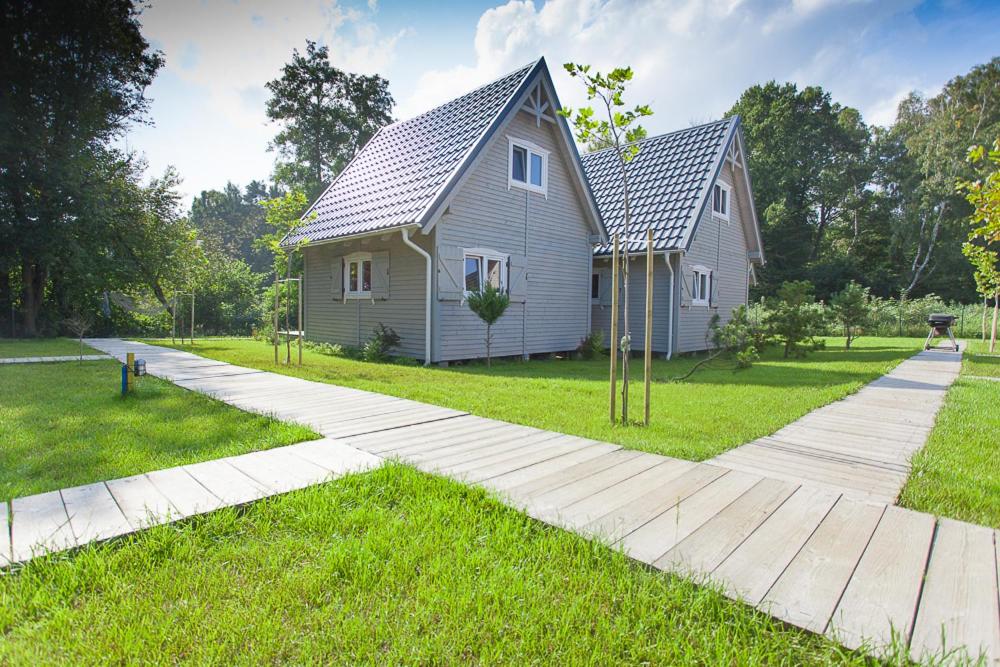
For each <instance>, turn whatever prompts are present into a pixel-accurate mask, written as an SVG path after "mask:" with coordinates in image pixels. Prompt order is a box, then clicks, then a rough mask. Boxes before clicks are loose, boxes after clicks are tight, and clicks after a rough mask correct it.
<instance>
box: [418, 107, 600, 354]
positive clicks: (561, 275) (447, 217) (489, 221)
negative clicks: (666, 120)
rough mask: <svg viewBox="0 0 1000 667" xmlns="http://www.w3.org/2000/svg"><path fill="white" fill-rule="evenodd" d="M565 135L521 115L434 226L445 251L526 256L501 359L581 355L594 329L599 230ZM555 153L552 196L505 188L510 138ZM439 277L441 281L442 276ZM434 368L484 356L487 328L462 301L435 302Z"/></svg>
mask: <svg viewBox="0 0 1000 667" xmlns="http://www.w3.org/2000/svg"><path fill="white" fill-rule="evenodd" d="M557 132H558V128H556V127H555V126H554V125H552V124H551V123H547V122H544V121H543V122H542V124H541V127H537V126H536V124H535V121H534V117H532V116H529V115H528V114H526V113H516V114H515V115H514V117H513V118H511V119H510V120H509V121H508V122H507V124H506V125H505V126H503V127H501V128H500V130H499V131H498V132H497V133H496V135H495V136H494V138H493V139H492V141H491V143H490V144H489V145H488V146H487V147H486V148H485V149H484V153H483V154H482V156H481V159H480V160H479V162H478V163H477V164H476V166H475V168H474V169H473V171H472V172H471V173H470V174H469V176H468V178H467V179H466V180H465V182H464V183H462V184H461V186H460V187H459V189H458V190H457V192H456V194H455V196H454V197H453V199H452V201H451V203H450V205H449V209H448V212H447V213H445V214H444V215H443V216H442V218H441V220H440V221H439V222H438V225H437V227H436V228H435V235H436V237H437V244H438V247H440V246H445V245H449V246H458V247H462V248H489V249H491V250H496V251H497V252H500V253H505V254H520V255H525V256H526V258H527V299H526V302H525V303H523V304H522V303H512V304H511V305H510V307H509V308H508V309H507V312H506V313H505V314H504V316H503V317H502V318H501V319H500V321H499V322H497V324H496V325H494V327H493V354H494V355H495V356H513V355H526V354H534V353H541V352H558V351H563V350H571V349H574V348H575V347H576V346H577V344H578V342H579V340H580V338H582V337H583V336H584V335H585V334H586V333H587V330H588V327H589V311H590V257H591V245H590V241H589V238H588V237H589V234H591V233H592V232H591V230H590V227H589V225H588V224H587V222H586V219H585V218H584V214H583V209H582V205H581V202H580V200H579V194H578V191H577V189H576V188H575V187H574V186H573V183H572V181H571V180H570V178H571V171H570V168H571V166H570V164H569V162H568V160H569V159H570V158H569V156H567V155H566V154H565V153H564V150H563V149H562V148H561V145H562V144H561V143H560V142H559V141H558V135H557V134H556V133H557ZM508 136H511V137H514V138H520V139H524V140H527V141H530V142H531V143H534V144H536V145H538V146H540V147H541V148H544V149H545V150H548V151H549V152H550V154H549V161H548V169H549V171H548V197H546V196H545V195H542V194H539V193H534V192H528V191H526V190H523V189H519V188H510V189H508V187H507V168H508V165H507V153H508V139H507V137H508ZM435 278H436V279H439V278H438V277H437V276H435ZM435 309H436V312H435V318H434V319H435V325H436V329H435V330H436V332H437V333H435V335H434V349H435V351H434V354H433V358H434V360H435V361H439V360H440V361H448V360H455V359H469V358H476V357H482V356H484V354H485V343H484V339H485V336H486V329H485V326H484V325H483V323H482V321H481V320H479V318H478V317H476V316H475V315H474V314H473V313H472V311H470V310H469V308H468V306H467V305H466V304H465V303H463V302H461V301H458V300H437V299H436V300H435Z"/></svg>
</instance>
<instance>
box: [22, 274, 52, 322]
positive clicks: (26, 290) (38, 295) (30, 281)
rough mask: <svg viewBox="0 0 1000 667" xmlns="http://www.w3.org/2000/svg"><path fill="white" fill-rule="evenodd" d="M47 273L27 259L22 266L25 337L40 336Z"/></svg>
mask: <svg viewBox="0 0 1000 667" xmlns="http://www.w3.org/2000/svg"><path fill="white" fill-rule="evenodd" d="M46 278H47V273H46V271H45V269H44V268H43V267H42V266H40V265H39V264H38V263H37V262H33V261H32V260H30V259H25V260H24V261H23V262H22V264H21V285H22V292H21V304H22V308H23V310H24V323H23V329H24V330H23V332H22V333H23V335H24V336H25V338H34V337H35V336H37V335H38V314H39V313H40V312H41V310H42V299H43V297H44V295H45V282H46Z"/></svg>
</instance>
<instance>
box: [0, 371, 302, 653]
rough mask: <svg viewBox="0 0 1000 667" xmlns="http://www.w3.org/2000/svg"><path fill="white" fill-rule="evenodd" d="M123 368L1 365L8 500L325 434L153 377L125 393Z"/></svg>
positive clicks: (0, 424)
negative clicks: (245, 409)
mask: <svg viewBox="0 0 1000 667" xmlns="http://www.w3.org/2000/svg"><path fill="white" fill-rule="evenodd" d="M120 368H121V366H120V365H119V364H118V363H116V362H114V361H84V362H74V361H70V362H61V363H58V364H17V365H9V366H0V434H2V437H0V500H6V499H8V498H11V497H16V496H23V495H28V494H32V493H40V492H42V491H50V490H53V489H59V488H64V487H68V486H75V485H78V484H86V483H89V482H96V481H100V480H106V479H113V478H116V477H125V476H128V475H134V474H137V473H141V472H148V471H150V470H157V469H159V468H167V467H170V466H176V465H181V464H184V463H194V462H196V461H205V460H208V459H214V458H218V457H220V456H229V455H232V454H242V453H244V452H249V451H254V450H258V449H268V448H270V447H277V446H280V445H287V444H292V443H295V442H301V441H303V440H311V439H314V438H316V437H318V436H317V435H316V434H315V433H313V432H312V431H310V430H309V429H307V428H303V427H300V426H294V425H290V424H283V423H280V422H277V421H275V420H273V419H269V418H267V417H263V416H257V415H251V414H249V413H246V412H242V411H241V410H237V409H236V408H233V407H230V406H228V405H226V404H224V403H220V402H219V401H216V400H213V399H210V398H207V397H205V396H202V395H201V394H196V393H194V392H190V391H187V390H185V389H181V388H180V387H177V386H175V385H173V384H171V383H169V382H166V381H164V380H159V379H157V378H154V377H150V376H146V377H144V378H141V379H139V380H138V382H137V389H136V390H135V391H134V392H133V393H132V394H130V395H128V396H127V397H122V396H121V393H120V386H121V384H120V383H121V374H120ZM0 662H2V660H0Z"/></svg>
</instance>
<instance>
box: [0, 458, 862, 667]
mask: <svg viewBox="0 0 1000 667" xmlns="http://www.w3.org/2000/svg"><path fill="white" fill-rule="evenodd" d="M0 637H2V640H0V664H9V665H22V664H23V665H36V664H56V663H62V664H81V663H93V662H102V663H110V664H129V663H135V662H143V663H145V662H153V663H158V664H176V663H180V662H184V663H193V664H284V663H290V664H350V665H353V664H497V663H504V664H521V665H528V664H562V665H569V664H594V665H612V664H661V665H681V664H684V665H737V664H740V665H749V664H756V665H761V664H773V665H778V664H783V665H799V664H810V665H820V664H837V665H840V664H867V663H865V661H864V660H863V659H862V658H861V657H860V656H859V655H858V654H856V653H849V652H846V651H845V650H843V649H841V648H838V647H837V646H835V645H834V644H832V643H831V642H829V641H828V640H826V639H824V638H823V637H821V636H817V635H813V634H810V633H807V632H803V631H799V630H796V629H793V628H790V627H788V626H785V625H783V624H782V623H780V622H778V621H775V620H773V619H771V618H770V617H768V616H766V615H765V614H762V613H760V612H757V611H754V610H752V609H751V608H749V607H746V606H744V605H741V604H738V603H734V602H731V601H728V600H727V599H725V598H724V597H722V596H721V595H719V594H718V593H716V592H713V591H712V590H711V589H708V588H700V587H697V586H695V585H693V584H691V583H688V582H685V581H683V580H680V579H677V578H674V577H670V576H667V575H664V574H662V573H659V572H655V571H653V570H650V569H647V568H643V567H640V566H638V565H636V564H635V563H634V562H632V561H630V560H628V559H627V558H625V557H624V556H622V555H620V554H618V553H616V552H614V551H612V550H610V549H607V548H605V547H603V546H600V545H598V544H595V543H591V542H588V541H586V540H583V539H582V538H579V537H576V536H574V535H572V534H569V533H567V532H565V531H562V530H558V529H554V528H550V527H546V526H544V525H542V524H540V523H538V522H536V521H534V520H532V519H529V518H527V517H526V516H524V515H523V514H521V513H519V512H516V511H514V510H511V509H508V508H505V507H504V506H502V505H501V504H500V503H498V502H496V501H494V500H492V499H491V498H490V497H488V496H487V495H486V494H485V493H483V492H482V491H480V490H472V489H468V488H465V487H463V486H461V485H459V484H457V483H454V482H450V481H447V480H444V479H440V478H434V477H431V476H427V475H423V474H421V473H418V472H416V471H414V470H412V469H410V468H407V467H403V466H397V465H391V466H388V467H386V468H383V469H380V470H378V471H374V472H372V473H368V474H364V475H356V476H351V477H347V478H344V479H341V480H338V481H336V482H331V483H328V484H323V485H320V486H317V487H312V488H309V489H306V490H303V491H298V492H295V493H292V494H289V495H286V496H280V497H275V498H271V499H268V500H264V501H260V502H257V503H254V504H252V505H250V506H247V507H246V508H244V509H242V510H233V509H226V510H220V511H218V512H214V513H212V514H210V515H206V516H203V517H199V518H196V519H194V520H190V521H186V522H183V523H181V524H177V525H173V526H161V527H158V528H154V529H152V530H149V531H147V532H144V533H142V534H139V535H136V536H132V537H129V538H125V539H122V540H119V541H116V542H113V543H110V544H105V545H99V546H94V547H88V548H85V549H83V550H81V551H80V552H78V553H76V554H74V555H71V556H50V557H48V558H43V559H39V560H38V561H34V562H32V563H30V564H29V565H27V566H26V567H24V568H23V569H22V570H20V571H19V572H16V573H14V574H13V575H11V576H7V577H0Z"/></svg>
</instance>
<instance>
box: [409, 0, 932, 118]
mask: <svg viewBox="0 0 1000 667" xmlns="http://www.w3.org/2000/svg"><path fill="white" fill-rule="evenodd" d="M913 4H914V2H913V0H886V1H881V2H874V3H870V2H859V1H846V2H841V1H837V0H793V1H792V2H791V3H788V4H784V5H778V4H776V3H772V2H764V1H759V2H754V1H749V0H748V1H741V0H730V1H729V2H720V3H705V2H701V1H700V0H650V1H648V2H641V3H640V2H631V1H629V0H548V2H545V3H544V4H543V5H540V6H539V7H536V6H535V4H534V3H532V2H530V1H527V0H511V1H510V2H508V3H507V4H504V5H500V6H498V7H495V8H493V9H489V10H487V11H486V12H484V13H483V15H482V16H481V18H480V19H479V23H478V26H477V30H476V35H475V53H476V60H475V62H474V63H471V64H457V65H456V66H454V67H451V68H448V69H445V70H437V71H429V72H427V73H425V74H424V75H423V77H421V79H420V81H419V84H418V85H417V86H416V87H415V89H414V91H413V93H412V94H411V95H410V96H409V97H407V98H405V99H403V100H402V101H401V104H400V110H399V112H400V115H401V116H402V117H407V116H410V115H413V114H415V113H419V112H420V111H423V110H426V109H427V108H430V107H432V106H434V105H436V104H440V103H442V102H444V101H446V100H448V99H450V98H451V97H454V95H455V94H456V93H459V92H461V91H464V90H467V89H469V88H472V87H473V86H475V85H478V84H482V83H484V82H486V81H489V80H491V79H493V78H495V77H496V76H498V75H500V74H502V73H504V72H507V71H511V70H513V69H516V68H517V67H519V66H521V65H523V64H525V63H527V62H530V61H531V60H532V59H534V58H537V57H538V56H539V55H545V57H546V60H547V61H548V64H549V68H550V69H551V70H552V73H553V77H554V79H555V82H556V88H557V89H558V91H559V94H560V97H561V99H562V102H563V104H566V105H569V106H574V105H579V104H581V103H583V102H584V101H585V100H584V95H583V92H584V91H583V90H582V88H581V86H580V84H579V82H577V81H573V80H571V79H569V77H568V76H567V75H565V74H564V73H563V71H562V67H561V65H562V63H563V62H567V61H574V62H585V63H590V64H592V65H594V66H595V67H596V68H597V69H600V70H608V69H610V68H612V67H615V66H618V65H625V64H627V65H631V66H632V68H633V69H634V70H635V73H636V78H635V80H634V82H633V85H632V88H631V92H630V97H631V101H632V102H633V103H640V102H642V103H647V102H648V103H650V104H651V105H652V107H653V109H654V111H655V113H656V115H655V116H654V117H652V118H650V119H649V120H648V122H647V126H648V127H649V129H650V130H651V131H654V132H664V131H669V130H671V129H675V128H678V127H684V126H686V125H688V124H690V123H691V122H701V121H704V120H707V119H710V118H717V117H719V116H721V114H723V113H724V112H725V111H726V110H727V109H728V108H729V107H730V106H731V105H732V104H733V102H734V101H735V100H736V99H737V98H738V96H739V95H740V93H741V92H742V91H743V90H744V89H746V88H747V87H748V86H750V85H753V84H755V83H760V82H764V81H767V80H769V79H772V78H773V79H777V80H779V81H785V80H791V81H795V82H796V83H799V84H801V85H809V84H816V83H819V84H821V85H823V86H824V87H825V88H826V89H827V90H829V91H831V92H832V93H833V96H834V99H836V100H837V101H840V102H842V103H846V104H851V105H853V106H859V107H860V108H861V110H862V112H863V113H865V115H866V117H868V116H869V115H871V119H872V120H877V121H878V122H886V121H887V120H890V119H891V117H892V114H891V110H892V109H894V106H893V105H894V103H895V102H896V101H898V100H899V99H900V97H901V95H902V94H905V93H901V91H905V90H909V87H911V86H913V85H918V84H919V83H920V81H919V80H918V77H908V78H906V77H904V78H901V77H900V76H899V72H898V70H899V67H898V66H895V67H891V68H886V67H884V65H885V62H884V61H885V58H884V57H883V56H882V54H881V53H880V51H879V49H878V45H877V44H874V45H873V43H872V42H873V41H874V40H873V37H872V33H873V31H874V30H876V29H878V28H880V27H883V26H884V25H886V24H887V23H888V22H891V21H896V22H898V23H899V24H900V27H901V29H903V30H906V29H911V28H912V26H910V25H909V24H907V23H906V22H905V21H899V16H900V15H901V14H904V13H906V12H907V11H909V10H910V9H911V8H912V5H913ZM894 64H895V65H898V63H894Z"/></svg>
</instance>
